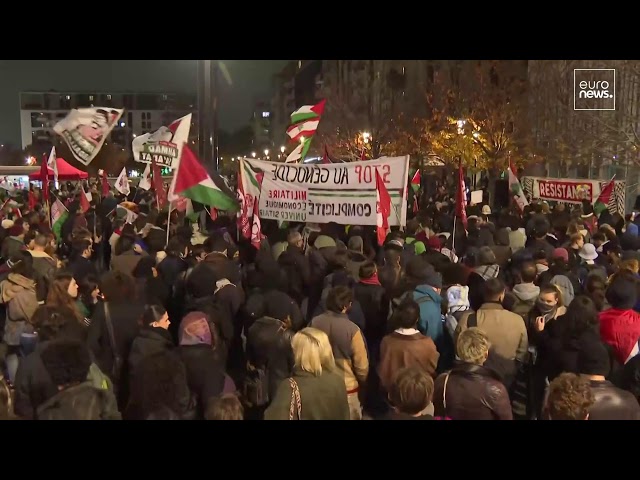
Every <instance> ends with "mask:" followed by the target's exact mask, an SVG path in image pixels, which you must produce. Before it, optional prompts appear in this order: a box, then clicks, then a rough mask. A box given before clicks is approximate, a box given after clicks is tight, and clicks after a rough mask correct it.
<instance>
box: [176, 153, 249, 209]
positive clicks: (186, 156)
mask: <svg viewBox="0 0 640 480" xmlns="http://www.w3.org/2000/svg"><path fill="white" fill-rule="evenodd" d="M211 173H212V174H211V175H210V174H209V173H207V170H206V169H205V168H204V167H203V166H202V165H201V164H200V162H199V161H198V159H197V158H196V156H195V154H194V153H193V152H192V151H191V149H190V148H189V146H188V145H187V144H186V143H185V145H184V147H183V148H182V157H181V158H180V163H179V164H178V169H177V171H176V173H175V175H174V177H173V181H172V183H171V187H170V189H169V190H170V191H169V197H170V198H173V197H174V196H175V195H179V196H182V197H187V198H190V199H191V200H193V201H196V202H199V203H202V204H203V205H208V206H209V207H215V208H216V209H218V210H224V211H232V212H235V211H236V210H238V202H237V201H236V198H235V195H234V194H233V192H232V191H231V190H230V189H229V187H228V186H227V184H226V183H225V181H224V180H223V179H222V177H220V175H218V174H217V173H215V172H211Z"/></svg>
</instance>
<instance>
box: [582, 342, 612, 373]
mask: <svg viewBox="0 0 640 480" xmlns="http://www.w3.org/2000/svg"><path fill="white" fill-rule="evenodd" d="M577 363H578V365H577V367H578V373H580V374H583V375H602V376H605V377H606V376H608V375H609V373H610V370H611V361H610V360H609V352H608V351H607V348H606V347H605V346H604V344H603V343H602V342H601V341H600V340H596V339H594V340H585V341H583V343H582V345H581V348H580V351H579V352H578V362H577Z"/></svg>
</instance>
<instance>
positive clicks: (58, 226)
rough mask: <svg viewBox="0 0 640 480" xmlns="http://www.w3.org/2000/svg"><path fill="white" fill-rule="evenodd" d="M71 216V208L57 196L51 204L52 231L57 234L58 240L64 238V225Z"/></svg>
mask: <svg viewBox="0 0 640 480" xmlns="http://www.w3.org/2000/svg"><path fill="white" fill-rule="evenodd" d="M68 216H69V210H67V207H65V206H64V204H63V203H62V202H61V201H60V200H59V199H57V198H56V201H55V202H53V204H52V205H51V231H52V232H53V234H54V235H55V236H56V238H57V239H58V241H60V240H61V238H62V225H63V224H64V222H65V220H66V219H67V217H68Z"/></svg>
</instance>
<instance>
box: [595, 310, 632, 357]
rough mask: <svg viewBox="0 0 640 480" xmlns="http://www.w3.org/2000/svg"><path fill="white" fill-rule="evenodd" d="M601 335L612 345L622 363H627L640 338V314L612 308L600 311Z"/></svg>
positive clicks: (604, 340) (603, 339)
mask: <svg viewBox="0 0 640 480" xmlns="http://www.w3.org/2000/svg"><path fill="white" fill-rule="evenodd" d="M600 336H601V338H602V341H603V342H605V343H607V344H609V345H611V347H612V348H613V350H614V353H615V356H616V359H617V360H618V362H620V364H621V365H624V364H625V363H627V360H629V357H630V354H631V352H632V351H633V350H634V348H635V347H636V345H637V344H638V340H639V339H640V314H639V313H637V312H635V311H633V310H618V309H617V308H610V309H608V310H605V311H603V312H601V313H600Z"/></svg>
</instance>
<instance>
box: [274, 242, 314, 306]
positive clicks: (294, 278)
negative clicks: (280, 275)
mask: <svg viewBox="0 0 640 480" xmlns="http://www.w3.org/2000/svg"><path fill="white" fill-rule="evenodd" d="M278 265H279V266H280V268H281V269H282V270H284V272H285V273H286V276H287V293H288V294H289V295H290V296H291V298H293V299H294V300H295V301H296V302H298V304H300V303H302V300H303V299H305V298H306V297H307V296H308V295H309V287H310V286H311V268H310V266H309V259H308V258H307V257H305V255H304V253H303V252H302V249H301V248H300V247H296V246H294V245H289V246H288V248H287V249H286V250H285V251H284V252H282V253H281V254H280V257H278Z"/></svg>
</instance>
